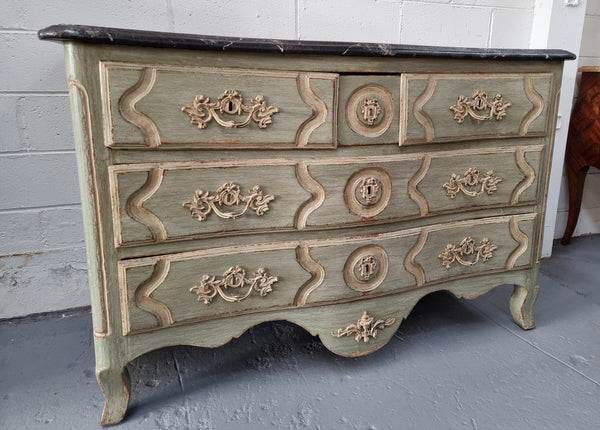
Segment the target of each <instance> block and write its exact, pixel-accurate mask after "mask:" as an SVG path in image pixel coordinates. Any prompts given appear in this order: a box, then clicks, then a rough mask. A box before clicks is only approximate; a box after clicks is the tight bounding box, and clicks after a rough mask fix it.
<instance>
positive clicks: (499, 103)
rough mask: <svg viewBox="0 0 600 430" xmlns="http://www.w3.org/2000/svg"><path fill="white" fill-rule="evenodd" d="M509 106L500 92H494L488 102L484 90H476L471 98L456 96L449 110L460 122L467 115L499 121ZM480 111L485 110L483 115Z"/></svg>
mask: <svg viewBox="0 0 600 430" xmlns="http://www.w3.org/2000/svg"><path fill="white" fill-rule="evenodd" d="M509 106H510V103H509V102H505V101H504V100H503V99H502V94H496V96H495V97H494V99H493V100H492V101H491V102H490V101H489V100H488V96H487V93H486V92H485V91H483V90H477V91H475V94H473V97H471V98H468V97H465V96H463V95H460V96H458V100H457V101H456V104H453V105H452V106H450V110H451V111H452V112H453V113H454V119H455V120H456V121H457V122H458V123H459V124H462V123H463V121H464V120H465V118H466V117H467V115H469V116H471V117H472V118H474V119H476V120H480V121H487V120H490V119H492V118H495V119H496V121H500V120H502V119H503V118H504V117H505V116H506V109H507V108H508V107H509ZM478 112H480V113H478ZM481 112H485V115H482V114H481Z"/></svg>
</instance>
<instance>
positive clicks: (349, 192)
mask: <svg viewBox="0 0 600 430" xmlns="http://www.w3.org/2000/svg"><path fill="white" fill-rule="evenodd" d="M391 198H392V180H391V178H390V175H389V174H388V173H387V172H386V171H385V170H384V169H381V168H376V167H372V168H371V167H369V168H366V169H362V170H359V171H357V172H354V173H353V174H352V176H350V178H349V179H348V181H347V182H346V186H345V188H344V201H345V202H346V207H347V208H348V210H349V211H350V212H352V213H353V214H355V215H359V216H362V217H373V216H376V215H379V214H380V213H381V212H383V211H384V210H385V208H387V206H388V204H389V202H390V199H391Z"/></svg>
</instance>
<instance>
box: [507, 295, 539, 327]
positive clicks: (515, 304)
mask: <svg viewBox="0 0 600 430" xmlns="http://www.w3.org/2000/svg"><path fill="white" fill-rule="evenodd" d="M539 292H540V286H539V285H531V286H523V285H515V288H514V290H513V293H512V295H511V296H510V313H511V314H512V316H513V319H514V320H515V322H516V323H517V324H518V325H519V326H520V327H521V328H522V329H525V330H529V329H532V328H534V327H535V322H534V320H533V304H534V303H535V300H536V299H537V296H538V293H539Z"/></svg>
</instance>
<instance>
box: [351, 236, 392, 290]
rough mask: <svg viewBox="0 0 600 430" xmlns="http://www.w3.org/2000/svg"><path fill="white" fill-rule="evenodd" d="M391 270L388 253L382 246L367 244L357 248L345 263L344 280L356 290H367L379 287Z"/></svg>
mask: <svg viewBox="0 0 600 430" xmlns="http://www.w3.org/2000/svg"><path fill="white" fill-rule="evenodd" d="M388 270H389V260H388V254H387V252H386V251H385V249H383V248H382V247H381V246H377V245H366V246H362V247H360V248H358V249H355V250H354V251H353V252H352V254H350V256H349V257H348V259H347V260H346V263H345V264H344V282H346V285H347V286H348V287H350V288H352V289H353V290H355V291H360V292H367V291H372V290H374V289H375V288H377V287H379V286H380V285H381V284H382V282H383V281H384V280H385V278H386V276H387V274H388Z"/></svg>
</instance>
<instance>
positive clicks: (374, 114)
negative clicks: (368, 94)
mask: <svg viewBox="0 0 600 430" xmlns="http://www.w3.org/2000/svg"><path fill="white" fill-rule="evenodd" d="M360 113H362V114H363V120H364V122H365V123H366V124H367V125H373V124H375V120H376V119H377V118H378V117H379V115H381V106H380V105H379V101H378V100H377V99H365V100H364V101H363V104H362V107H361V108H360Z"/></svg>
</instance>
